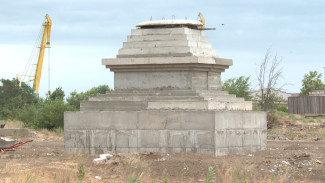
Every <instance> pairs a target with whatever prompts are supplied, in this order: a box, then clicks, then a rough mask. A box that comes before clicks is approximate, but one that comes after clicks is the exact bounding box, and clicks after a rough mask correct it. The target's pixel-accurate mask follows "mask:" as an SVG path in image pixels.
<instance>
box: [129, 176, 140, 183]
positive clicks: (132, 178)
mask: <svg viewBox="0 0 325 183" xmlns="http://www.w3.org/2000/svg"><path fill="white" fill-rule="evenodd" d="M138 182H140V180H139V178H138V177H137V176H135V175H133V174H132V175H131V176H130V177H129V178H128V183H138Z"/></svg>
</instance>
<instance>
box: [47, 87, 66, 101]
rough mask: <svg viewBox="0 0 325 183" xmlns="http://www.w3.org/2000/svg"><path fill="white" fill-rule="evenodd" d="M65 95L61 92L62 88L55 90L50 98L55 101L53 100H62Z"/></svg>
mask: <svg viewBox="0 0 325 183" xmlns="http://www.w3.org/2000/svg"><path fill="white" fill-rule="evenodd" d="M64 96H65V94H64V91H63V90H62V87H58V88H57V89H55V90H54V92H53V93H52V94H51V95H50V98H51V99H52V100H55V99H61V100H63V98H64Z"/></svg>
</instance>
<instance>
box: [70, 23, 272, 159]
mask: <svg viewBox="0 0 325 183" xmlns="http://www.w3.org/2000/svg"><path fill="white" fill-rule="evenodd" d="M200 25H202V24H201V22H199V21H193V20H191V21H187V20H177V21H175V20H165V21H150V22H143V23H141V24H138V25H137V27H139V28H138V29H134V30H132V31H131V35H130V36H128V38H127V42H124V43H123V47H122V48H121V49H120V50H119V52H118V55H117V56H116V58H110V59H102V64H103V65H105V66H106V67H107V68H109V69H110V70H111V71H112V72H114V81H115V82H114V89H115V90H114V91H109V92H107V93H106V94H101V95H98V96H96V97H92V98H89V100H87V101H82V102H81V103H80V112H66V113H65V117H64V118H65V119H64V128H65V131H64V133H65V136H64V138H65V151H66V152H68V153H91V154H94V153H101V152H103V151H105V150H110V151H116V152H135V151H161V152H166V153H172V152H197V153H207V154H215V155H225V154H242V153H248V152H253V151H256V150H263V149H264V148H265V147H266V114H265V113H264V112H256V111H251V110H252V103H251V101H245V100H244V99H242V98H237V97H236V96H235V95H230V94H228V93H227V92H225V91H221V72H224V71H225V69H227V68H228V67H229V66H231V65H232V60H231V59H224V58H219V57H218V56H217V54H216V51H215V50H213V49H212V45H211V44H210V43H209V42H208V39H207V37H205V36H204V31H203V30H198V27H199V26H200Z"/></svg>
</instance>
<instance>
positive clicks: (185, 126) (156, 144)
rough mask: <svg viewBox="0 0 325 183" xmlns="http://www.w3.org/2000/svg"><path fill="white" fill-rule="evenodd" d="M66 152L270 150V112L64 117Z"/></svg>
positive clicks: (221, 152) (91, 113)
mask: <svg viewBox="0 0 325 183" xmlns="http://www.w3.org/2000/svg"><path fill="white" fill-rule="evenodd" d="M64 119H65V125H64V140H65V152H66V153H88V154H96V153H102V152H103V151H106V150H110V151H116V152H143V151H159V152H165V153H174V152H194V153H204V154H214V155H217V156H218V155H226V154H244V153H249V152H253V151H256V150H264V149H265V148H266V133H267V132H266V113H265V112H255V111H163V110H160V111H155V110H153V111H133V112H132V111H102V112H98V111H87V112H66V113H65V116H64Z"/></svg>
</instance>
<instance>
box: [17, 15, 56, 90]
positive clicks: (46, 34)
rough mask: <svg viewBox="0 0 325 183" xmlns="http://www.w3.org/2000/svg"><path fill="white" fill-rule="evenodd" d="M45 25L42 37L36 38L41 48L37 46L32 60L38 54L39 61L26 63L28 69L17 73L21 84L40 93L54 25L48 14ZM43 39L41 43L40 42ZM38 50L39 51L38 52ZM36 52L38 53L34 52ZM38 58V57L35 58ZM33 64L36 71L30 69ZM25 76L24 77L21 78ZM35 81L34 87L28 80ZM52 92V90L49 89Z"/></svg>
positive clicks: (31, 59) (37, 44)
mask: <svg viewBox="0 0 325 183" xmlns="http://www.w3.org/2000/svg"><path fill="white" fill-rule="evenodd" d="M42 26H43V28H42V29H43V31H42V32H40V33H43V34H42V35H39V36H41V37H39V38H38V39H37V40H36V46H39V47H38V48H39V50H38V51H36V50H37V48H36V47H35V48H34V50H33V52H32V55H31V58H30V61H32V62H34V60H33V58H34V56H36V55H37V54H38V58H37V62H36V63H35V64H34V63H32V64H30V63H28V64H27V65H26V68H25V69H26V70H25V71H24V73H23V74H17V79H18V80H19V86H20V87H23V88H25V87H26V88H29V89H30V90H33V92H34V93H35V94H36V95H38V91H39V85H40V81H41V75H42V66H43V60H44V52H45V48H50V36H51V27H52V21H51V19H50V17H49V15H48V14H46V15H45V21H44V23H43V24H42ZM40 39H41V41H40V43H39V42H38V41H39V40H40ZM36 52H37V53H36ZM34 53H36V54H34ZM35 59H36V58H35ZM31 65H36V69H35V73H33V72H34V69H31V70H30V71H31V72H30V73H27V72H29V69H30V68H31V67H30V66H31ZM21 77H23V78H21ZM25 77H27V78H28V79H25ZM31 81H33V88H31V87H30V86H29V85H27V82H31ZM49 93H50V91H49Z"/></svg>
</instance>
